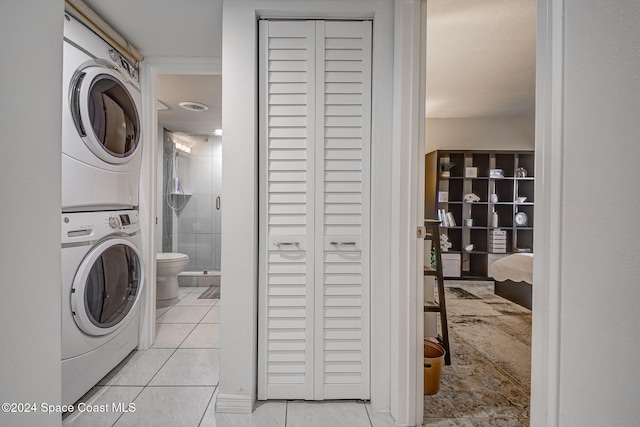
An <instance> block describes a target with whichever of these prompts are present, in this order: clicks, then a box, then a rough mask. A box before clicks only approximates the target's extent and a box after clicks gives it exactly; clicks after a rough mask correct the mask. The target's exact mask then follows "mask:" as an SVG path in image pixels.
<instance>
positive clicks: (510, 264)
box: [489, 253, 533, 310]
mask: <svg viewBox="0 0 640 427" xmlns="http://www.w3.org/2000/svg"><path fill="white" fill-rule="evenodd" d="M489 269H490V274H491V276H493V280H494V281H495V290H494V293H495V294H496V295H498V296H500V297H502V298H506V299H508V300H509V301H513V302H515V303H516V304H519V305H521V306H523V307H526V308H528V309H529V310H531V293H532V289H533V288H532V286H533V254H532V253H520V254H513V255H508V256H506V257H504V258H501V259H499V260H497V261H496V262H494V263H493V264H491V266H490V267H489Z"/></svg>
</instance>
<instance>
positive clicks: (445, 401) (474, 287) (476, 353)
mask: <svg viewBox="0 0 640 427" xmlns="http://www.w3.org/2000/svg"><path fill="white" fill-rule="evenodd" d="M445 285H446V288H445V292H446V297H447V319H448V321H449V339H450V347H451V365H450V366H446V365H445V366H443V367H442V376H441V381H440V391H439V392H438V393H437V394H435V395H432V396H425V397H424V403H425V408H424V417H425V420H424V425H426V426H461V425H462V426H528V425H529V396H530V372H531V365H530V360H531V359H530V358H531V311H530V310H527V309H525V308H523V307H520V306H519V305H517V304H514V303H511V302H510V301H507V300H505V299H502V298H500V297H498V296H496V295H494V294H493V282H466V281H456V282H453V281H447V282H446V283H445ZM461 291H463V292H461Z"/></svg>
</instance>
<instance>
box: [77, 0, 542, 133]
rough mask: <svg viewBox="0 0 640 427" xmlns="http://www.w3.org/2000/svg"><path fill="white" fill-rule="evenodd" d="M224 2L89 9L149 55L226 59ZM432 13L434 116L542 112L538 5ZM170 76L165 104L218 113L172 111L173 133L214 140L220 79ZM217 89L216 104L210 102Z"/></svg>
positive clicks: (434, 9)
mask: <svg viewBox="0 0 640 427" xmlns="http://www.w3.org/2000/svg"><path fill="white" fill-rule="evenodd" d="M222 1H223V0H189V1H188V2H184V1H175V0H109V1H104V0H85V3H87V5H89V7H91V8H92V9H93V10H94V11H95V12H96V13H98V15H100V16H101V17H102V18H103V19H104V20H105V21H107V22H108V23H109V24H110V25H111V26H112V27H113V28H115V29H116V30H117V31H118V32H119V33H120V34H122V36H123V37H125V38H126V39H127V40H128V41H129V43H131V44H132V45H133V46H135V47H136V48H137V49H138V50H140V52H142V54H143V55H144V56H145V57H162V56H166V57H220V56H221V55H222ZM227 1H230V0H227ZM427 9H428V13H427V102H426V113H427V117H430V118H478V117H504V116H513V115H521V114H528V113H532V112H533V111H534V106H535V16H536V11H535V0H429V1H428V2H427ZM166 77H167V79H168V80H169V79H170V80H171V83H170V84H167V85H166V86H164V84H163V85H162V87H160V86H159V87H158V93H159V98H160V100H161V101H163V102H165V103H172V102H174V101H176V102H177V101H178V100H180V101H197V102H203V103H205V104H207V105H209V107H210V111H209V113H214V112H215V113H216V114H218V116H217V117H216V118H214V117H213V116H211V115H207V114H206V113H190V114H186V115H185V114H183V111H181V109H180V108H177V107H176V108H172V109H171V110H170V111H164V112H161V114H162V116H161V117H162V122H163V123H167V124H168V125H167V126H166V127H167V128H169V129H171V127H173V128H174V129H171V130H174V131H179V132H185V133H192V134H199V135H202V134H210V132H211V131H210V129H212V125H213V127H219V126H220V125H219V121H216V120H219V112H220V103H221V98H220V97H219V94H220V89H219V84H220V82H219V80H217V81H212V82H211V86H209V83H207V82H206V79H204V78H203V77H204V76H182V77H181V78H177V77H170V76H166ZM214 80H215V79H214ZM209 88H212V91H211V92H212V94H211V95H212V96H214V97H217V98H216V99H211V98H206V99H205V96H208V94H207V95H205V92H207V93H208V92H209V90H208V89H209ZM180 91H184V93H183V94H180V93H179V92H180ZM174 112H175V113H176V114H177V115H173V113H174ZM185 113H186V112H185ZM198 114H200V116H198ZM198 119H204V120H203V121H204V122H205V123H198V121H199V120H198ZM190 127H192V128H191V130H189V128H190ZM205 129H207V130H208V131H207V132H204V130H205Z"/></svg>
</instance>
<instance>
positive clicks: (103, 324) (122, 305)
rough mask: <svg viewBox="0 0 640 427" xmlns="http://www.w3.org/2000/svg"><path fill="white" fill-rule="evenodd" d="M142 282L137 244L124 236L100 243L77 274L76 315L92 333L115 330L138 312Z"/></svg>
mask: <svg viewBox="0 0 640 427" xmlns="http://www.w3.org/2000/svg"><path fill="white" fill-rule="evenodd" d="M142 284H143V273H142V261H141V256H140V253H139V252H138V250H137V249H136V247H135V246H133V245H132V244H131V243H130V242H129V241H127V240H124V239H121V238H113V239H108V240H106V241H104V242H102V243H100V244H98V245H97V246H96V247H95V248H94V249H92V250H91V251H90V252H89V253H88V254H87V256H86V257H85V258H84V259H83V260H82V263H81V264H80V267H79V268H78V271H77V273H76V275H75V277H74V280H73V287H72V289H71V310H72V312H73V319H74V320H75V322H76V324H77V325H78V327H79V328H80V329H81V330H82V331H83V332H85V333H87V334H89V335H106V334H109V333H111V332H113V331H115V330H116V329H118V328H119V327H120V326H122V325H126V324H127V323H128V320H129V319H130V318H131V316H133V314H134V313H135V311H134V308H135V306H136V304H137V302H138V297H139V296H140V292H141V290H142Z"/></svg>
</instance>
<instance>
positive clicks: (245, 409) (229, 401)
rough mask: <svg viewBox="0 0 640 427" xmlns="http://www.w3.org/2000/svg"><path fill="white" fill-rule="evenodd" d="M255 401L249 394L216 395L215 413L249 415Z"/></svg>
mask: <svg viewBox="0 0 640 427" xmlns="http://www.w3.org/2000/svg"><path fill="white" fill-rule="evenodd" d="M254 404H255V401H254V400H253V396H251V394H235V393H218V398H217V399H216V412H218V413H221V414H251V413H252V412H253V406H254Z"/></svg>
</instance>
